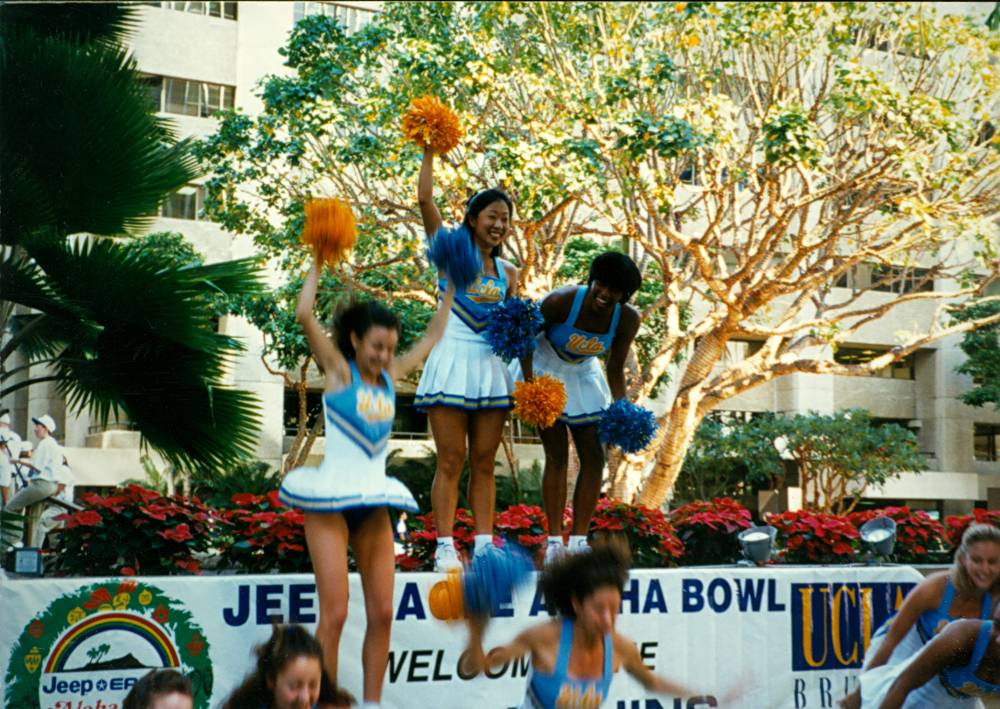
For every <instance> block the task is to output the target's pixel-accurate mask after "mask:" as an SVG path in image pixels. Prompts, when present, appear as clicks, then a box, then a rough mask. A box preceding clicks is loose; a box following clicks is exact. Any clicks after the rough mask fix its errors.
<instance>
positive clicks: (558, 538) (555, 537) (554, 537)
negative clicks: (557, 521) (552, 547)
mask: <svg viewBox="0 0 1000 709" xmlns="http://www.w3.org/2000/svg"><path fill="white" fill-rule="evenodd" d="M549 544H558V545H559V546H562V545H563V540H562V535H561V534H550V535H549Z"/></svg>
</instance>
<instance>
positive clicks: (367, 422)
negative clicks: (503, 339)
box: [278, 263, 454, 707]
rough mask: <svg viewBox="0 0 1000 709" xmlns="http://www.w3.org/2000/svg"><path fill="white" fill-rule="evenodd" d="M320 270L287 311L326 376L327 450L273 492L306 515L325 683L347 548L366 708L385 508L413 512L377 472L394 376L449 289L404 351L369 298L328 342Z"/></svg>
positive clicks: (373, 693)
mask: <svg viewBox="0 0 1000 709" xmlns="http://www.w3.org/2000/svg"><path fill="white" fill-rule="evenodd" d="M319 274H320V264H318V263H316V264H314V265H313V267H312V268H311V269H310V270H309V273H308V274H307V275H306V279H305V282H304V284H303V286H302V292H301V294H300V295H299V301H298V305H297V307H296V313H295V314H296V317H297V318H298V321H299V323H301V325H302V328H303V330H305V335H306V339H307V340H308V341H309V348H310V350H311V351H312V355H313V358H314V359H315V361H316V364H317V365H318V366H319V368H320V370H321V371H322V372H323V375H324V377H325V381H326V386H325V390H324V393H323V410H324V415H325V417H326V448H325V451H324V456H323V463H322V464H321V465H320V467H319V468H309V467H304V468H297V469H296V470H293V471H291V472H289V473H288V475H286V476H285V479H284V481H283V482H282V483H281V488H280V490H279V491H278V496H279V499H281V501H282V502H283V503H284V504H286V505H288V506H289V507H294V508H298V509H300V510H302V511H303V512H304V513H305V533H306V544H307V545H308V547H309V558H310V559H311V560H312V565H313V570H314V571H315V574H316V592H317V595H318V596H319V625H318V627H317V637H318V638H319V641H320V643H321V644H322V646H323V650H324V655H323V657H324V667H325V669H326V672H327V675H328V676H329V677H330V680H331V681H332V682H336V681H337V653H338V650H339V647H340V635H341V631H342V630H343V628H344V623H345V622H346V620H347V597H348V581H347V548H348V544H350V546H351V549H352V550H353V552H354V559H355V561H356V562H357V566H358V572H359V573H360V575H361V585H362V589H363V591H364V596H365V618H366V621H367V626H366V628H365V639H364V645H363V648H362V655H361V664H362V668H363V670H364V699H365V707H376V706H378V704H379V701H380V700H381V696H382V682H383V679H384V677H385V670H386V665H387V663H388V661H389V637H390V633H391V630H392V588H393V580H394V574H395V568H396V555H395V549H394V547H393V540H392V522H391V520H390V519H389V513H388V510H387V509H386V508H388V507H394V508H396V509H402V510H407V511H410V512H415V511H416V510H417V504H416V502H415V501H414V499H413V496H412V495H411V494H410V491H409V490H407V489H406V487H405V486H404V485H403V484H402V483H401V482H399V481H398V480H396V479H395V478H391V477H388V476H387V475H386V474H385V462H386V457H387V455H388V443H389V436H390V434H391V432H392V421H393V418H394V417H395V413H396V408H395V400H396V394H395V388H394V386H395V385H394V383H395V382H396V381H397V380H399V379H400V378H402V377H405V376H406V375H407V374H409V373H410V372H412V371H413V370H414V369H415V368H416V367H417V366H418V365H419V364H420V363H421V362H423V361H424V358H425V357H427V353H428V352H430V350H431V347H433V346H434V343H435V342H437V341H438V340H439V339H440V338H441V335H442V333H443V332H444V327H445V323H446V322H447V318H448V311H449V309H450V308H451V302H452V299H453V297H454V289H452V288H450V287H449V288H448V289H447V292H446V294H445V297H444V298H443V299H442V301H441V305H440V307H439V308H438V311H437V313H436V314H435V315H434V317H433V318H432V319H431V321H430V323H429V324H428V326H427V332H426V333H425V334H424V337H423V338H422V339H421V340H420V341H418V342H417V343H416V344H415V345H414V346H413V348H412V349H411V350H410V351H409V352H407V353H406V354H404V355H401V356H399V357H394V352H395V349H396V343H397V341H398V340H399V322H398V320H397V319H396V316H395V315H394V314H393V313H392V311H391V310H389V309H388V308H386V307H385V306H384V305H382V304H380V303H376V302H374V301H368V302H360V303H354V304H352V305H350V306H348V307H346V308H343V309H341V310H340V311H339V312H338V314H337V316H336V317H335V319H334V337H333V341H331V339H330V338H329V337H328V336H327V333H326V331H325V329H324V328H323V326H322V325H320V323H319V321H318V320H317V319H316V316H315V315H314V314H313V305H314V304H315V303H316V291H317V289H318V287H319Z"/></svg>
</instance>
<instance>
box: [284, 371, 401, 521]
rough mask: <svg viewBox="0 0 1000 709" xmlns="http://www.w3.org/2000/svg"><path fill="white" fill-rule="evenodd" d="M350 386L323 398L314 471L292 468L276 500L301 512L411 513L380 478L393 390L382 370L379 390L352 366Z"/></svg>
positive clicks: (395, 485)
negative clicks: (320, 447)
mask: <svg viewBox="0 0 1000 709" xmlns="http://www.w3.org/2000/svg"><path fill="white" fill-rule="evenodd" d="M348 362H349V364H350V367H351V381H350V384H348V385H347V386H345V387H344V388H343V389H340V390H338V391H334V392H326V393H325V394H323V412H324V415H325V416H326V449H325V450H324V454H323V462H322V463H321V464H320V466H319V467H318V468H308V467H302V468H296V469H295V470H292V471H291V472H289V473H288V475H286V476H285V479H284V481H283V482H282V483H281V488H280V490H279V491H278V498H279V499H280V500H281V501H282V502H283V503H284V504H286V505H288V506H289V507H295V508H297V509H300V510H302V511H303V512H342V513H343V512H348V511H350V510H363V509H369V508H374V507H395V508H397V509H401V510H406V511H408V512H416V511H417V503H416V501H415V500H414V499H413V495H411V494H410V491H409V490H407V489H406V486H405V485H403V483H401V482H400V481H399V480H396V479H395V478H391V477H388V476H387V475H386V474H385V460H386V457H387V455H388V451H389V447H388V444H389V435H390V434H391V432H392V420H393V418H394V417H395V415H396V390H395V388H394V387H393V385H392V378H391V377H390V376H389V373H388V372H387V371H386V370H382V381H383V386H381V387H379V386H372V385H371V384H367V383H365V382H364V381H363V380H362V379H361V374H360V373H359V372H358V367H357V364H355V362H354V360H349V361H348Z"/></svg>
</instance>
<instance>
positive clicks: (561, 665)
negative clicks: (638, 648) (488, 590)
mask: <svg viewBox="0 0 1000 709" xmlns="http://www.w3.org/2000/svg"><path fill="white" fill-rule="evenodd" d="M572 649H573V620H572V619H571V618H563V622H562V632H561V634H560V636H559V654H558V656H557V657H556V667H555V671H554V672H551V673H546V672H539V671H538V670H533V671H532V673H531V682H530V683H529V684H528V697H529V698H530V699H531V702H532V704H534V706H535V708H536V709H597V707H600V706H601V705H602V704H603V703H604V700H605V699H606V698H607V696H608V690H609V689H610V688H611V675H612V664H611V660H612V655H613V652H614V649H613V647H612V642H611V633H608V634H607V635H605V636H604V673H603V674H602V675H601V676H600V677H598V678H597V679H573V678H571V677H567V676H566V672H567V669H568V668H569V655H570V652H571V651H572Z"/></svg>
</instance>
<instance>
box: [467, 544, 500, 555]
mask: <svg viewBox="0 0 1000 709" xmlns="http://www.w3.org/2000/svg"><path fill="white" fill-rule="evenodd" d="M496 548H497V547H496V545H495V544H494V543H493V542H487V543H486V544H483V545H481V546H479V547H477V548H476V550H475V551H474V552H473V554H472V556H473V557H477V556H479V555H480V554H489V553H490V552H491V551H493V550H494V549H496Z"/></svg>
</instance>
